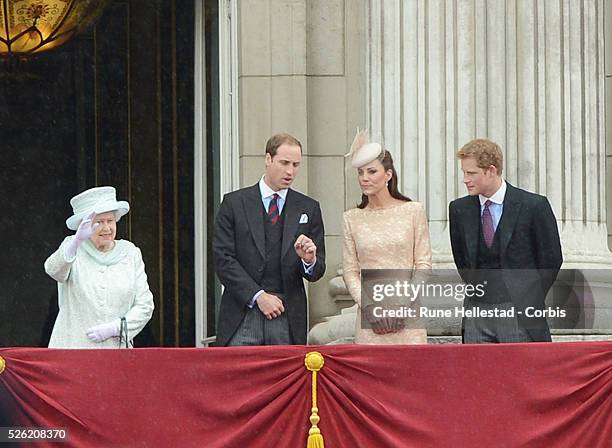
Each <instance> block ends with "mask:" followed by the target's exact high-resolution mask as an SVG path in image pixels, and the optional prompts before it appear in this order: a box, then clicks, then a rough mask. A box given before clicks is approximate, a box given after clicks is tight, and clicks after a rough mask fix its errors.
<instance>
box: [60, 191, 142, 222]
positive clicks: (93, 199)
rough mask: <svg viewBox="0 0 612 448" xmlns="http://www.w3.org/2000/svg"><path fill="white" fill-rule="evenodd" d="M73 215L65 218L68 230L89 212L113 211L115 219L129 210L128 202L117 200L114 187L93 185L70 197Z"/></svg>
mask: <svg viewBox="0 0 612 448" xmlns="http://www.w3.org/2000/svg"><path fill="white" fill-rule="evenodd" d="M70 205H72V211H73V213H74V214H73V215H72V216H71V217H70V218H68V219H67V220H66V225H67V226H68V228H69V229H70V230H76V229H77V228H78V227H79V224H80V223H81V220H82V219H83V218H84V217H86V216H87V215H89V214H90V213H91V212H96V214H99V213H106V212H115V215H116V217H117V221H119V219H121V217H122V216H123V215H125V214H126V213H127V212H129V211H130V204H128V203H127V202H126V201H117V192H116V190H115V188H114V187H94V188H90V189H89V190H85V191H84V192H82V193H79V194H77V195H76V196H75V197H73V198H72V199H70Z"/></svg>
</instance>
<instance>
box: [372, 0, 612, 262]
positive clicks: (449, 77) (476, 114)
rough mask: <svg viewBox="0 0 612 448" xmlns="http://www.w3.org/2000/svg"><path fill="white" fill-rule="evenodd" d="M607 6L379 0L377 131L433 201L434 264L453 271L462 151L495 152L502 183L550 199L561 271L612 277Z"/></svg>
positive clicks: (418, 191)
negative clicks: (479, 144)
mask: <svg viewBox="0 0 612 448" xmlns="http://www.w3.org/2000/svg"><path fill="white" fill-rule="evenodd" d="M603 13H604V11H603V0H584V1H581V2H576V1H572V0H562V1H536V0H506V1H502V0H499V1H498V0H495V1H486V0H455V1H452V0H406V1H405V0H370V1H369V2H368V20H369V30H370V35H369V41H368V56H367V61H368V63H367V76H368V86H369V90H368V112H369V127H370V129H371V133H372V135H373V136H378V137H382V138H383V140H384V143H385V145H386V147H387V148H389V149H390V150H391V152H392V154H393V155H394V157H395V158H396V160H397V163H398V168H399V173H400V178H401V181H402V182H401V183H402V186H403V191H404V192H405V194H407V195H408V196H411V197H413V198H415V199H417V200H419V201H422V202H424V203H425V205H426V207H427V213H428V216H429V220H430V226H431V233H432V241H433V242H434V261H435V262H436V263H437V265H438V266H445V265H452V257H451V252H450V243H449V237H448V229H447V226H448V221H447V207H448V203H449V202H450V201H451V200H453V199H455V198H457V197H460V196H463V195H465V194H466V192H465V188H464V186H463V184H462V182H461V179H462V177H461V171H460V169H459V165H458V162H457V161H456V160H455V156H454V154H455V152H456V150H457V149H458V148H459V147H461V146H462V145H463V144H464V143H466V142H467V141H469V140H470V139H472V138H475V137H488V138H491V139H493V140H495V141H496V142H498V143H499V144H500V145H501V146H502V148H503V150H504V156H505V164H504V177H505V178H506V179H507V180H508V181H509V182H510V183H512V184H513V185H516V186H518V187H521V188H524V189H526V190H529V191H534V192H537V193H540V194H543V195H546V196H547V197H548V199H549V200H550V202H551V204H552V207H553V209H554V212H555V215H556V217H557V219H558V222H559V228H560V231H561V238H562V244H563V252H564V257H565V264H564V267H612V254H610V252H609V250H608V244H607V233H608V232H607V229H606V202H605V198H606V195H605V185H606V180H605V173H606V170H605V155H606V149H605V133H604V125H605V120H604V53H603V19H604V15H603Z"/></svg>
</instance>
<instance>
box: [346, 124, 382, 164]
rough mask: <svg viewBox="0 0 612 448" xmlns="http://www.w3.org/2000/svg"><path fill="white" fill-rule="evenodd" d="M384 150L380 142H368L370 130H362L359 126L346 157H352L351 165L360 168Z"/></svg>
mask: <svg viewBox="0 0 612 448" xmlns="http://www.w3.org/2000/svg"><path fill="white" fill-rule="evenodd" d="M383 151H384V149H383V147H382V145H381V144H380V143H375V142H372V143H368V131H367V130H365V129H364V130H362V131H360V130H359V128H357V134H355V138H354V139H353V144H352V145H351V149H350V151H349V152H348V153H347V154H345V155H344V157H351V165H352V166H353V167H354V168H360V167H362V166H364V165H367V164H368V163H370V162H371V161H372V160H376V159H377V158H378V157H379V156H380V154H381V153H382V152H383Z"/></svg>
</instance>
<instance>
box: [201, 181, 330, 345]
mask: <svg viewBox="0 0 612 448" xmlns="http://www.w3.org/2000/svg"><path fill="white" fill-rule="evenodd" d="M262 208H263V205H262V201H261V193H260V191H259V184H255V185H253V186H251V187H247V188H243V189H241V190H237V191H234V192H232V193H228V194H226V195H225V197H224V198H223V202H222V203H221V206H220V208H219V212H218V213H217V218H216V220H215V233H214V238H213V253H214V263H215V272H216V273H217V276H218V277H219V279H220V280H221V283H222V284H223V286H225V290H224V292H223V297H222V299H221V309H220V313H219V320H218V325H217V345H227V343H228V341H229V340H230V338H231V337H232V336H233V334H234V332H235V331H236V330H237V329H238V326H239V325H240V322H241V321H242V319H243V317H244V315H245V313H246V311H247V303H248V302H249V301H250V300H251V298H252V297H253V296H254V295H255V293H256V292H257V291H259V290H261V289H263V288H262V287H261V286H260V282H261V280H262V277H263V271H264V260H265V235H264V219H263V212H262ZM282 213H283V214H284V228H283V244H282V249H281V257H282V259H281V266H282V268H281V270H282V278H283V287H284V289H285V291H284V293H285V312H286V313H287V316H288V318H289V319H288V320H289V327H290V331H291V336H292V338H293V342H294V343H296V344H305V343H306V331H307V328H306V326H307V302H306V292H305V290H304V283H303V280H302V278H305V279H306V280H308V281H311V282H314V281H317V280H318V279H320V278H321V277H322V276H323V274H324V273H325V240H324V234H325V231H324V229H323V220H322V218H321V208H320V207H319V203H318V202H317V201H315V200H314V199H311V198H309V197H308V196H305V195H303V194H301V193H298V192H297V191H295V190H291V189H289V191H288V192H287V197H286V201H285V205H284V206H283V211H282ZM303 214H306V215H307V216H308V222H307V223H303V224H300V223H299V221H300V217H301V216H302V215H303ZM300 234H304V235H306V236H308V237H309V238H311V239H312V240H313V241H314V243H315V244H316V246H317V262H316V264H315V265H314V269H313V272H312V275H310V276H308V275H306V274H305V273H304V267H303V265H302V260H301V259H300V258H299V257H298V256H297V254H296V253H295V249H294V248H293V244H294V243H295V240H296V238H297V237H298V236H299V235H300ZM255 306H257V305H255Z"/></svg>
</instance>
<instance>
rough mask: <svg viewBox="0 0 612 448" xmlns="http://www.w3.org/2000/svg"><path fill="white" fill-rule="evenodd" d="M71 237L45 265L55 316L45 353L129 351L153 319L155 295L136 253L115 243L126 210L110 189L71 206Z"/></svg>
mask: <svg viewBox="0 0 612 448" xmlns="http://www.w3.org/2000/svg"><path fill="white" fill-rule="evenodd" d="M70 204H71V205H72V209H73V212H74V214H73V215H72V216H71V217H70V218H68V219H67V220H66V225H67V226H68V228H69V229H71V230H76V233H75V234H74V235H72V236H68V237H66V239H64V241H63V242H62V244H61V245H60V247H59V248H58V249H57V250H56V251H55V252H54V253H53V254H52V255H51V256H50V257H49V258H48V259H47V261H45V271H46V272H47V274H49V275H50V276H51V277H52V278H53V279H54V280H56V281H57V285H58V288H57V289H58V303H59V313H58V315H57V319H56V321H55V325H54V326H53V333H52V334H51V340H50V341H49V347H53V348H120V347H131V346H133V344H132V339H133V338H134V336H136V335H137V334H138V333H140V331H141V330H142V329H143V328H144V326H145V325H146V323H147V322H148V321H149V319H151V315H152V314H153V295H152V294H151V291H150V289H149V284H148V283H147V275H146V274H145V267H144V263H143V261H142V254H141V253H140V249H138V247H136V246H135V245H134V244H132V243H131V242H129V241H127V240H115V235H116V231H117V221H119V219H121V217H122V216H124V215H125V214H126V213H127V212H128V211H129V209H130V206H129V204H128V203H127V202H125V201H117V199H116V192H115V189H114V188H113V187H96V188H91V189H89V190H86V191H84V192H82V193H80V194H78V195H77V196H75V197H73V198H72V199H71V200H70Z"/></svg>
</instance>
